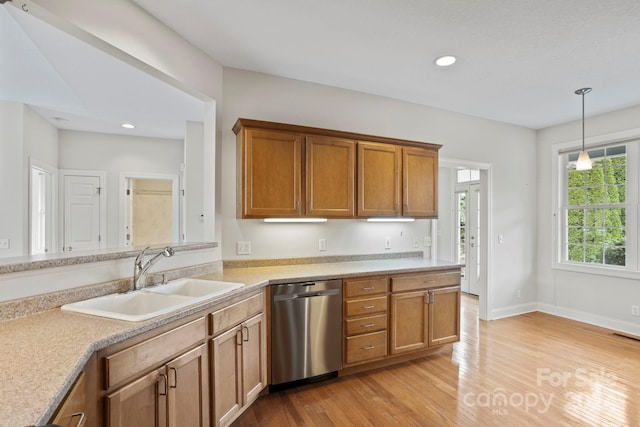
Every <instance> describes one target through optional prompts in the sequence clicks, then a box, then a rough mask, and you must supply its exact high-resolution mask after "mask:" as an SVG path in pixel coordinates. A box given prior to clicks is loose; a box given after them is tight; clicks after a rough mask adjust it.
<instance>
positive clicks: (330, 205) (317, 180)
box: [306, 136, 356, 217]
mask: <svg viewBox="0 0 640 427" xmlns="http://www.w3.org/2000/svg"><path fill="white" fill-rule="evenodd" d="M306 150H307V152H306V158H307V162H306V199H307V215H313V216H329V217H352V216H354V215H355V210H354V204H355V184H354V182H355V173H356V172H355V164H356V149H355V142H354V141H350V140H348V139H342V138H332V137H323V136H308V137H307V142H306Z"/></svg>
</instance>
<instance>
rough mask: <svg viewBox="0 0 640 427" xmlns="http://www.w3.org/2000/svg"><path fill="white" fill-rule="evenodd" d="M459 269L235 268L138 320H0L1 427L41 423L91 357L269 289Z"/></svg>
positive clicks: (424, 264) (388, 264)
mask: <svg viewBox="0 0 640 427" xmlns="http://www.w3.org/2000/svg"><path fill="white" fill-rule="evenodd" d="M457 267H461V265H459V264H454V263H450V262H441V261H435V260H429V259H423V258H403V259H389V260H374V261H356V262H335V263H324V264H302V265H284V266H268V267H253V268H232V269H224V270H223V271H219V272H214V273H208V274H205V275H203V276H198V277H199V278H203V279H210V280H224V281H230V282H240V283H244V284H245V286H244V287H243V288H240V289H237V290H235V291H232V292H231V293H228V294H226V295H224V296H222V297H218V298H215V299H213V300H210V301H206V302H203V303H200V304H196V305H193V306H190V307H187V308H185V309H182V310H180V311H178V312H174V313H171V314H168V315H165V316H161V317H156V318H154V319H150V320H148V321H143V322H127V321H121V320H112V319H107V318H102V317H97V316H90V315H83V314H78V313H72V312H63V311H62V310H60V309H59V308H56V309H53V310H48V311H44V312H41V313H36V314H32V315H29V316H26V317H21V318H17V319H13V320H7V321H4V322H0V331H1V332H0V396H2V399H0V426H3V427H4V426H6V427H16V426H29V425H39V424H46V423H47V422H48V421H49V419H50V418H51V416H52V415H53V412H54V411H55V409H56V408H57V407H58V405H59V404H60V403H61V401H62V399H63V398H64V396H65V395H66V393H67V391H68V390H69V388H70V387H71V385H72V384H73V382H74V380H75V378H76V376H77V375H78V374H79V373H80V371H81V370H82V368H83V367H84V365H85V363H86V362H87V360H88V359H89V357H90V356H91V355H92V354H93V353H94V352H95V351H97V350H100V349H103V348H106V347H108V346H109V345H111V344H114V343H117V342H121V341H123V340H125V339H127V338H130V337H133V336H136V335H138V334H141V333H143V332H146V331H149V330H152V329H154V328H157V327H160V326H162V325H165V324H168V323H170V322H173V321H176V320H179V319H182V318H184V317H187V316H189V315H192V314H194V313H196V312H199V311H203V310H206V309H209V308H211V307H213V306H215V305H217V304H219V303H221V302H224V301H227V300H229V299H231V298H234V297H236V296H239V295H241V294H243V293H248V292H251V291H253V290H256V289H259V288H261V287H264V286H266V285H269V284H279V283H288V282H299V281H307V280H318V279H330V278H348V277H353V276H362V275H375V274H393V273H408V272H417V271H425V270H441V269H450V268H457Z"/></svg>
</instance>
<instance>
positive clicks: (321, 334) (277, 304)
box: [271, 279, 342, 390]
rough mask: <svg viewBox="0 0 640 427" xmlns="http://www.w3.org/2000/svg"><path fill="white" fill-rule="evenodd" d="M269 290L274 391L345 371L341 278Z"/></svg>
mask: <svg viewBox="0 0 640 427" xmlns="http://www.w3.org/2000/svg"><path fill="white" fill-rule="evenodd" d="M271 289H272V294H271V384H272V385H271V389H272V390H278V389H281V388H286V387H288V386H295V385H299V384H301V383H305V382H311V381H316V380H319V379H324V378H325V377H330V376H335V375H336V374H337V371H338V370H339V369H341V368H342V280H339V279H338V280H326V281H319V282H304V283H291V284H285V285H275V286H273V287H272V288H271Z"/></svg>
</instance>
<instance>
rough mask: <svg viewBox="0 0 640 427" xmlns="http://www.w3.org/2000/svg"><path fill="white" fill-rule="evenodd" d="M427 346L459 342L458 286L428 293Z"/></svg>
mask: <svg viewBox="0 0 640 427" xmlns="http://www.w3.org/2000/svg"><path fill="white" fill-rule="evenodd" d="M430 294H431V295H430V300H431V304H430V305H429V346H436V345H442V344H447V343H451V342H457V341H460V286H452V287H449V288H442V289H434V290H432V291H430Z"/></svg>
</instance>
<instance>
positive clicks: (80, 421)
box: [71, 412, 87, 427]
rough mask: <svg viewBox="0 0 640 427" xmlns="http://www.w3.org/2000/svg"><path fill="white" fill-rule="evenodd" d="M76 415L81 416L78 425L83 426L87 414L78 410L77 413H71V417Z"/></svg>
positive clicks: (77, 426)
mask: <svg viewBox="0 0 640 427" xmlns="http://www.w3.org/2000/svg"><path fill="white" fill-rule="evenodd" d="M74 417H80V419H79V420H78V423H77V424H76V427H82V426H83V425H84V422H85V421H86V420H87V416H86V415H85V414H84V412H76V413H75V414H71V418H74Z"/></svg>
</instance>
